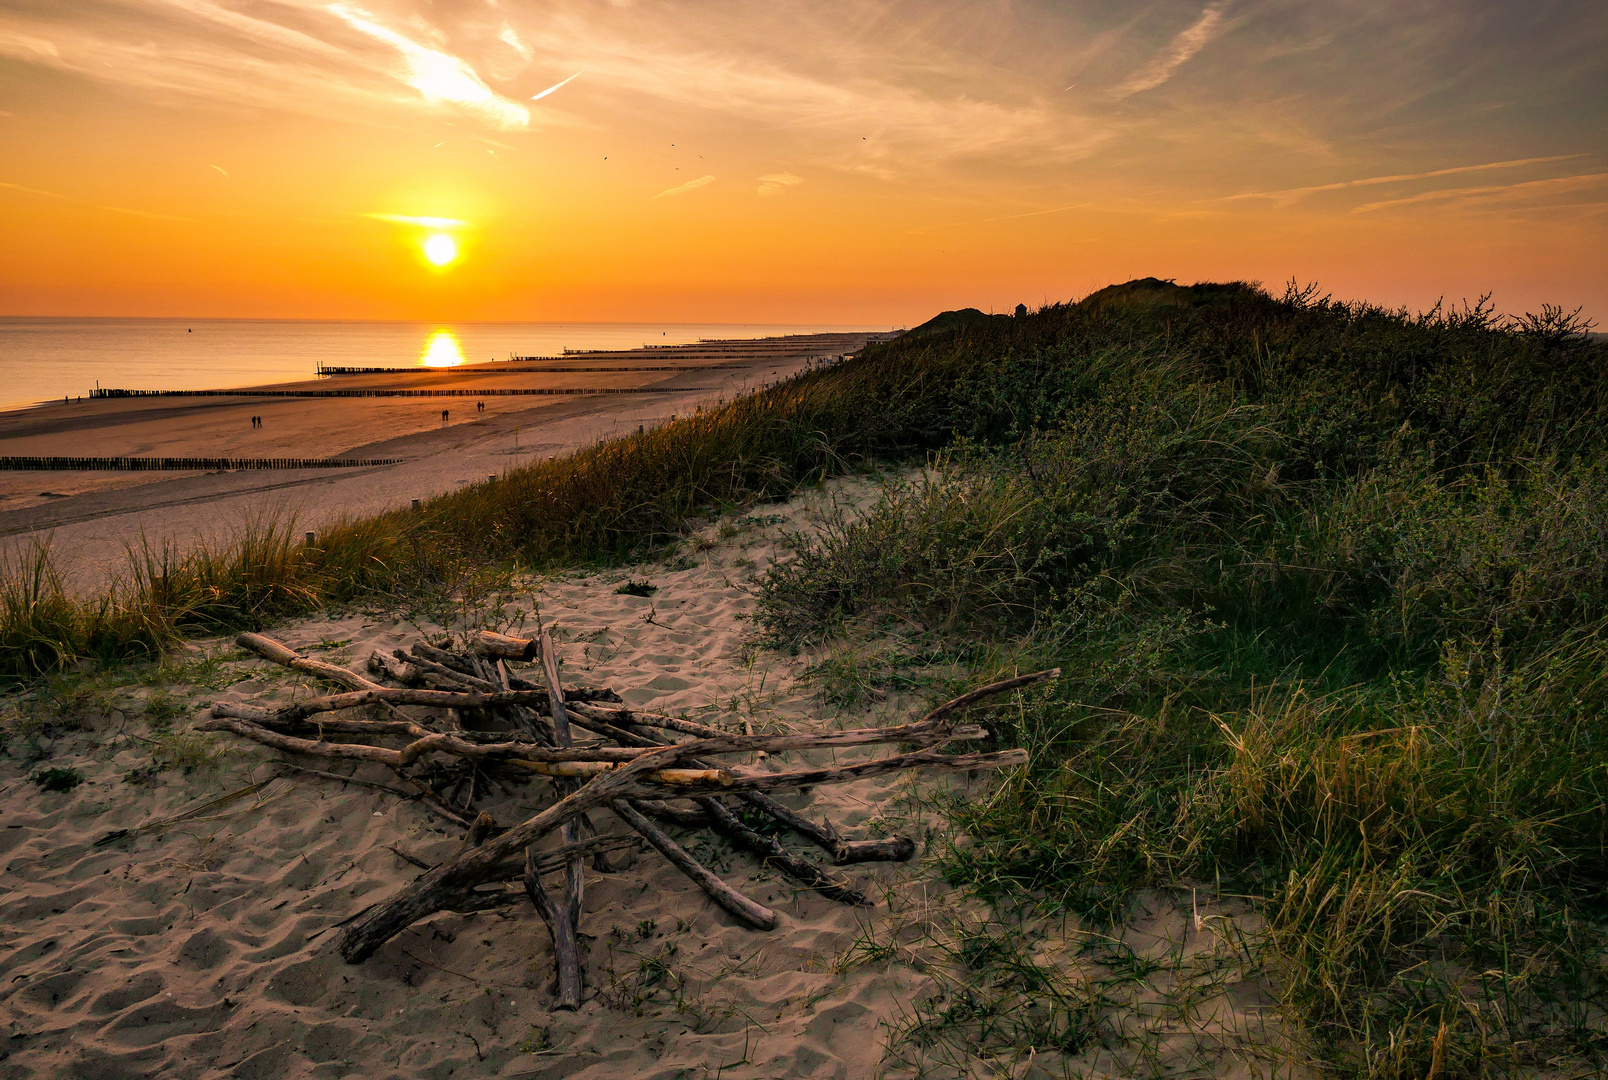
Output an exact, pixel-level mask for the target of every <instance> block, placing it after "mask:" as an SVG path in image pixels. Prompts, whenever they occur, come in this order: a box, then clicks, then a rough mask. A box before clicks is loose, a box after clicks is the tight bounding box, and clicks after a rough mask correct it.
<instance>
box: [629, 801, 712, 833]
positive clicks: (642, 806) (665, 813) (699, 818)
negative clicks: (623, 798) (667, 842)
mask: <svg viewBox="0 0 1608 1080" xmlns="http://www.w3.org/2000/svg"><path fill="white" fill-rule="evenodd" d="M631 803H632V805H633V806H635V807H636V808H637V809H638V810H640V811H642V812H643V813H644V814H647V815H649V816H650V817H656V818H658V819H659V820H660V821H672V822H675V823H676V824H677V825H685V826H688V827H691V828H697V827H700V826H704V825H708V824H709V815H708V814H706V813H704V812H703V811H702V810H687V809H683V808H682V807H679V806H671V805H670V804H669V803H667V802H664V801H663V800H660V799H632V800H631Z"/></svg>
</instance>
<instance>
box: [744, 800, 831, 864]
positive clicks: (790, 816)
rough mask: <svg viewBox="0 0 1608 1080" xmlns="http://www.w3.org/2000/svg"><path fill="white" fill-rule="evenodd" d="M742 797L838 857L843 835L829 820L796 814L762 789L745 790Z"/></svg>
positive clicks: (746, 801) (749, 803) (750, 804)
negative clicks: (818, 819)
mask: <svg viewBox="0 0 1608 1080" xmlns="http://www.w3.org/2000/svg"><path fill="white" fill-rule="evenodd" d="M741 798H742V800H743V801H744V802H745V803H747V804H748V805H749V806H752V807H755V808H757V809H760V810H763V811H765V813H767V814H769V815H770V816H771V817H773V818H775V819H776V820H777V821H780V822H781V823H782V824H783V825H786V826H787V827H788V828H789V829H792V830H793V831H794V832H796V833H798V834H799V835H800V836H802V837H804V838H805V839H807V840H809V841H810V842H811V843H813V844H814V845H815V846H816V847H818V848H820V849H821V850H822V851H825V852H826V853H827V854H829V855H831V856H832V857H833V858H834V859H835V858H837V852H838V848H839V847H841V846H842V844H843V837H841V836H839V835H838V831H837V829H835V828H833V827H832V825H831V824H830V823H829V822H820V821H811V820H810V819H809V818H807V817H804V816H803V815H801V814H795V813H794V812H793V811H791V810H789V809H788V808H787V807H785V806H783V805H782V804H781V803H779V802H777V801H776V800H775V799H773V798H771V797H770V796H769V795H766V794H765V793H764V792H761V791H745V792H743V793H742V795H741Z"/></svg>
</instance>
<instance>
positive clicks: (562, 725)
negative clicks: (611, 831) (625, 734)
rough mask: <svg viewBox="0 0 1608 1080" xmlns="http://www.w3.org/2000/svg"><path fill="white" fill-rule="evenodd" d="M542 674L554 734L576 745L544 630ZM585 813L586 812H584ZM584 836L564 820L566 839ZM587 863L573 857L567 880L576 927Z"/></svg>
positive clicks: (574, 822) (567, 907) (567, 903)
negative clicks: (544, 680) (545, 685)
mask: <svg viewBox="0 0 1608 1080" xmlns="http://www.w3.org/2000/svg"><path fill="white" fill-rule="evenodd" d="M541 658H542V675H543V676H544V677H545V678H546V679H547V695H548V709H549V710H551V713H552V718H553V734H554V736H555V737H556V739H557V741H558V745H559V746H560V747H569V746H573V745H574V744H575V737H574V735H572V734H571V732H570V725H569V717H568V716H567V715H565V713H564V687H563V684H562V683H560V682H559V681H558V654H557V652H556V651H555V650H554V648H553V639H552V637H551V636H550V635H549V634H548V633H547V631H546V630H543V631H542V633H541ZM582 816H584V815H582ZM580 838H581V833H580V821H579V820H578V818H571V819H570V820H569V821H566V822H565V823H564V842H565V843H566V844H573V843H575V842H576V841H577V840H579V839H580ZM585 867H586V863H585V861H584V860H582V859H580V858H579V857H577V858H575V859H572V860H570V864H569V873H568V875H567V876H566V877H565V880H564V906H563V910H564V912H565V913H566V914H567V915H568V916H569V920H570V923H571V925H572V928H573V929H574V930H575V931H577V932H578V931H579V930H580V919H581V897H582V895H583V893H584V891H585V888H586V882H585Z"/></svg>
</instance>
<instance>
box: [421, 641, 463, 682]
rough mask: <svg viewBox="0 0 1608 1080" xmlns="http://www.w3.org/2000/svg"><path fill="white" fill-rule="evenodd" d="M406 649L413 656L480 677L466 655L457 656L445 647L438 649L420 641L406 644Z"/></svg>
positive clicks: (460, 672)
mask: <svg viewBox="0 0 1608 1080" xmlns="http://www.w3.org/2000/svg"><path fill="white" fill-rule="evenodd" d="M408 651H409V652H410V653H412V654H413V655H414V656H417V657H420V658H421V659H424V660H429V661H432V662H434V663H437V664H440V665H442V666H443V667H447V668H451V669H452V670H453V671H456V672H458V673H459V674H461V675H468V676H470V677H472V678H477V679H478V678H479V677H480V673H479V672H478V671H476V670H475V668H474V665H472V664H471V663H470V662H469V660H468V659H467V658H466V657H462V656H459V655H458V654H457V653H452V652H448V651H447V650H446V649H438V648H436V647H435V646H434V645H430V644H427V643H426V642H423V641H420V642H415V643H414V644H412V645H410V646H408Z"/></svg>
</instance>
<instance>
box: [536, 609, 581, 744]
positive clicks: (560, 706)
mask: <svg viewBox="0 0 1608 1080" xmlns="http://www.w3.org/2000/svg"><path fill="white" fill-rule="evenodd" d="M541 644H542V652H541V656H542V675H543V676H544V677H545V678H546V680H547V707H548V709H549V710H550V712H549V715H550V716H551V717H552V720H553V729H554V730H555V731H557V732H558V744H559V745H560V746H569V745H570V744H571V743H572V742H574V736H573V735H571V734H570V726H569V716H568V714H566V713H565V711H564V690H563V688H562V687H561V686H560V685H559V682H558V657H557V655H555V654H554V652H553V639H552V638H551V637H549V636H548V635H547V631H546V630H543V631H542V637H541Z"/></svg>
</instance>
